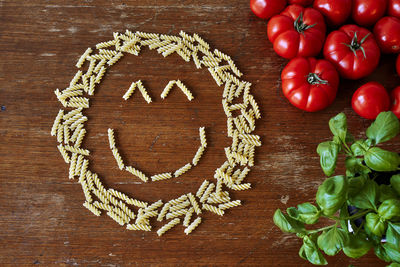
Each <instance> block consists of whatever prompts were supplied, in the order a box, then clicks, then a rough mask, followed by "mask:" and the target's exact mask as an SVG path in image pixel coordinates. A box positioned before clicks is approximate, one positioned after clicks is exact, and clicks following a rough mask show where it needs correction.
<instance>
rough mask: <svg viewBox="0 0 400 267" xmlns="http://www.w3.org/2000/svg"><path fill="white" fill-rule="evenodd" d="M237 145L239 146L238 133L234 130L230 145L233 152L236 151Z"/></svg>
mask: <svg viewBox="0 0 400 267" xmlns="http://www.w3.org/2000/svg"><path fill="white" fill-rule="evenodd" d="M238 144H239V132H238V131H237V130H235V131H234V132H233V136H232V145H231V150H232V151H233V152H235V151H237V147H238Z"/></svg>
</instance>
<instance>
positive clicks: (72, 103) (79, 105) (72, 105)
mask: <svg viewBox="0 0 400 267" xmlns="http://www.w3.org/2000/svg"><path fill="white" fill-rule="evenodd" d="M66 106H67V107H69V108H89V103H85V102H75V101H69V102H67V105H66Z"/></svg>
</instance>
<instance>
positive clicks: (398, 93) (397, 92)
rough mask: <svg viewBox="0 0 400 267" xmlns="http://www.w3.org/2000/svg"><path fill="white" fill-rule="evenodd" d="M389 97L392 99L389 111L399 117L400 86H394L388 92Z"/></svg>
mask: <svg viewBox="0 0 400 267" xmlns="http://www.w3.org/2000/svg"><path fill="white" fill-rule="evenodd" d="M390 97H391V99H392V108H391V109H390V111H392V112H393V113H394V115H396V117H397V118H399V119H400V86H397V87H396V88H394V90H393V91H392V92H391V93H390Z"/></svg>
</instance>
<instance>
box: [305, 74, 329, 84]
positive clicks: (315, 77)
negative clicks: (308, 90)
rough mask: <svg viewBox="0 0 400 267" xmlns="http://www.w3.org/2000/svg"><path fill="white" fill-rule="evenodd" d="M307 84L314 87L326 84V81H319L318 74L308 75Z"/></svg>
mask: <svg viewBox="0 0 400 267" xmlns="http://www.w3.org/2000/svg"><path fill="white" fill-rule="evenodd" d="M307 82H308V83H309V84H312V85H315V84H328V81H327V80H323V79H321V78H320V77H319V76H318V74H316V73H309V74H308V75H307Z"/></svg>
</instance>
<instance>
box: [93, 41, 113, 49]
mask: <svg viewBox="0 0 400 267" xmlns="http://www.w3.org/2000/svg"><path fill="white" fill-rule="evenodd" d="M115 43H116V42H115V40H111V41H107V42H102V43H98V44H97V45H96V48H97V49H101V48H107V47H110V46H113V45H115Z"/></svg>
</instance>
